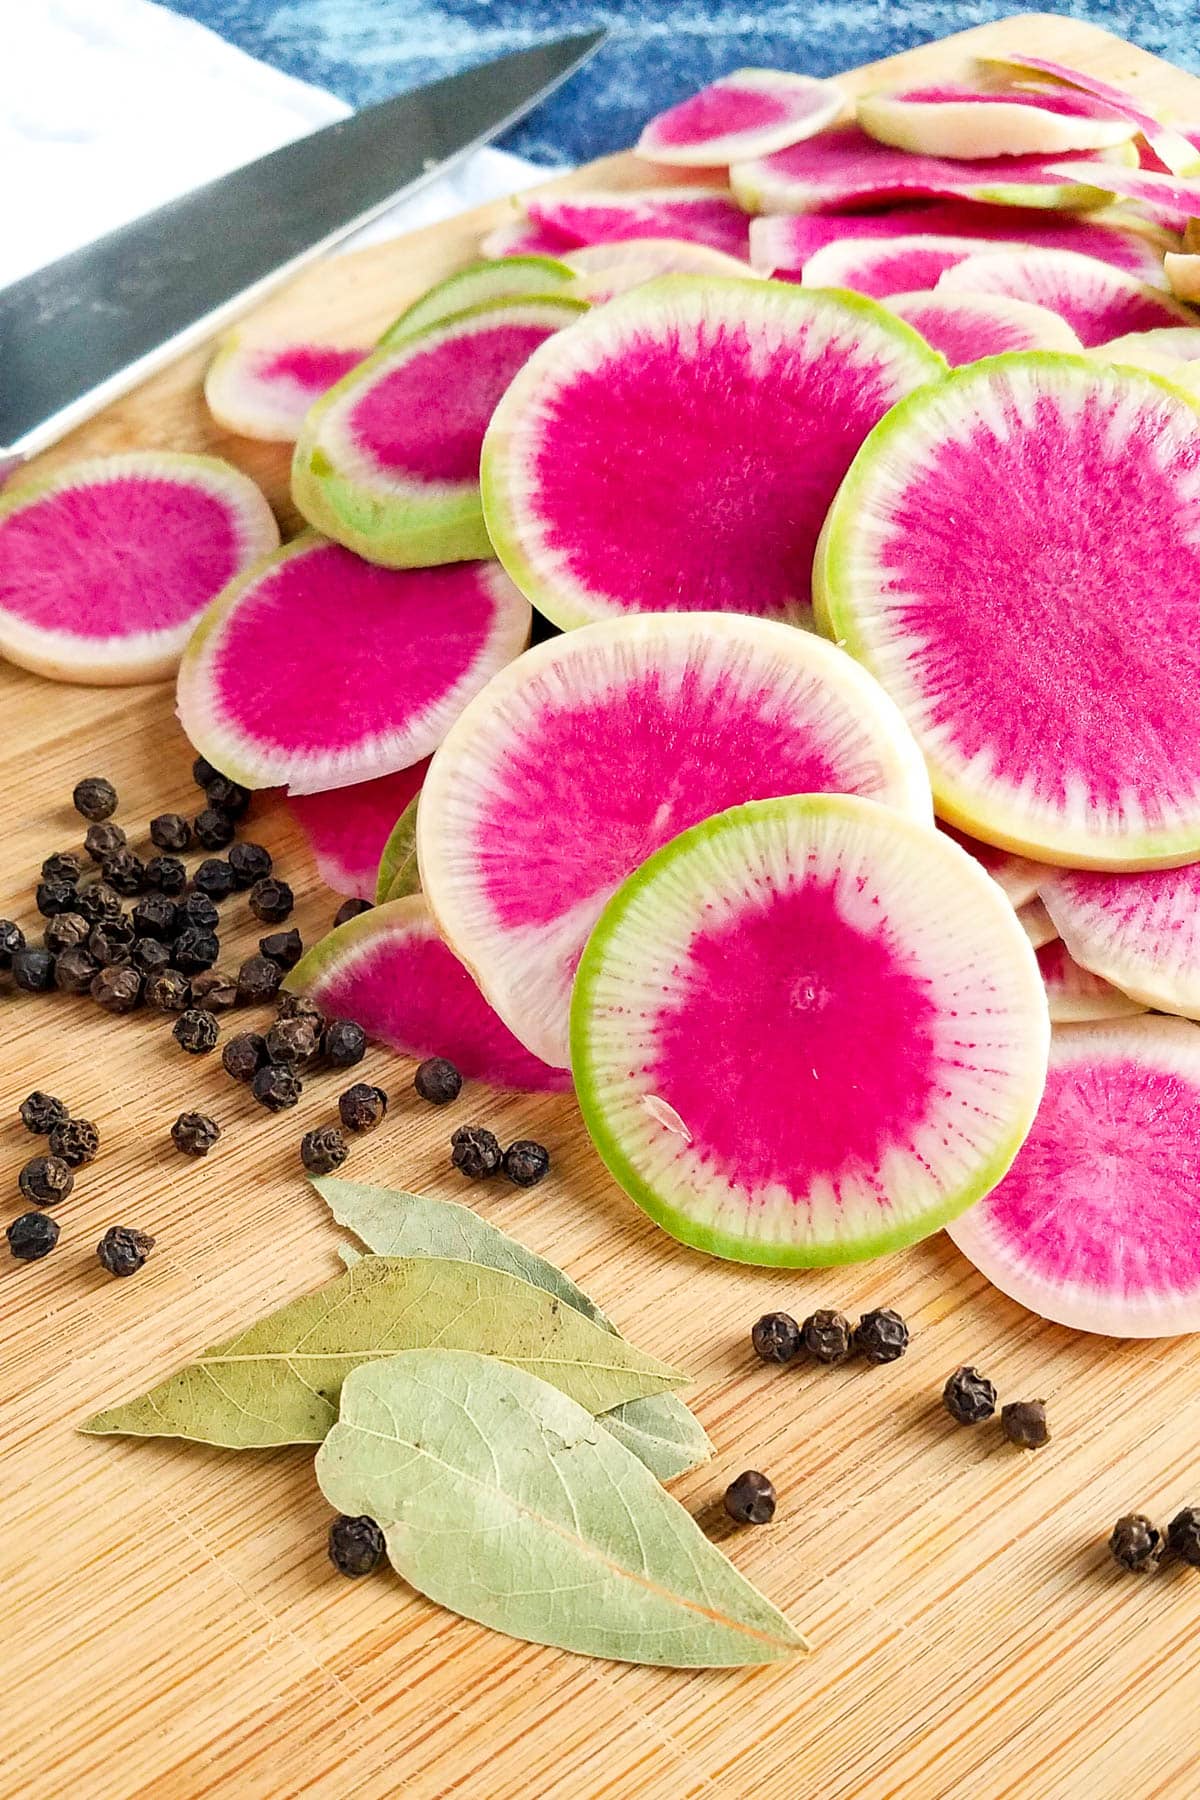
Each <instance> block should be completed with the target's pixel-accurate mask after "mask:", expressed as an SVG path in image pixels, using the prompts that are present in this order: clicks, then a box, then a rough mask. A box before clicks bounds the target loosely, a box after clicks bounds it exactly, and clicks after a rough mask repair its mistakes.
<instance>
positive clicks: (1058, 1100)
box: [949, 1018, 1200, 1338]
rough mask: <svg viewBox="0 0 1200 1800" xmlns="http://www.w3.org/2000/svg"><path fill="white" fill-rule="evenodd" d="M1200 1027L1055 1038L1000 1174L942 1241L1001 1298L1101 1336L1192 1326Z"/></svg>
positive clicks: (1197, 1285)
mask: <svg viewBox="0 0 1200 1800" xmlns="http://www.w3.org/2000/svg"><path fill="white" fill-rule="evenodd" d="M1198 1134H1200V1029H1198V1028H1197V1027H1196V1026H1195V1025H1192V1024H1190V1023H1188V1022H1187V1021H1185V1020H1183V1019H1156V1018H1140V1019H1118V1020H1113V1021H1111V1022H1109V1023H1105V1024H1095V1025H1068V1026H1064V1027H1062V1028H1061V1029H1059V1030H1058V1031H1056V1032H1055V1033H1054V1041H1053V1044H1052V1046H1051V1050H1050V1071H1049V1075H1048V1076H1047V1079H1046V1092H1045V1097H1044V1099H1043V1101H1042V1105H1041V1110H1040V1111H1039V1113H1038V1117H1037V1121H1036V1123H1035V1124H1034V1127H1033V1130H1032V1131H1031V1132H1030V1134H1029V1136H1028V1138H1027V1139H1026V1142H1025V1146H1024V1148H1023V1149H1022V1151H1021V1153H1020V1155H1019V1156H1018V1157H1017V1159H1016V1161H1015V1162H1014V1164H1013V1166H1012V1168H1011V1169H1010V1170H1009V1172H1008V1175H1007V1176H1006V1177H1005V1179H1004V1180H1003V1181H1002V1182H1001V1183H1000V1185H999V1186H998V1187H997V1188H995V1190H994V1191H993V1192H992V1193H991V1194H989V1195H988V1196H987V1198H986V1199H985V1200H981V1201H980V1203H979V1205H978V1206H973V1207H972V1208H971V1210H970V1211H969V1212H966V1213H964V1214H963V1215H962V1217H961V1218H960V1219H956V1220H955V1221H954V1222H953V1223H952V1224H951V1226H950V1228H949V1229H950V1236H951V1237H952V1238H953V1239H954V1242H955V1243H956V1244H957V1245H958V1248H959V1249H960V1250H961V1251H962V1253H963V1255H964V1256H965V1257H967V1258H968V1259H969V1261H971V1262H973V1263H974V1265H975V1267H976V1268H977V1269H978V1270H979V1272H980V1274H982V1275H984V1276H986V1277H987V1279H988V1280H989V1281H990V1282H991V1283H992V1285H993V1286H994V1287H997V1288H999V1289H1000V1291H1001V1293H1003V1294H1007V1295H1008V1296H1009V1298H1010V1299H1011V1300H1015V1301H1017V1302H1018V1304H1019V1305H1021V1306H1024V1307H1027V1308H1028V1309H1029V1310H1030V1311H1031V1312H1035V1313H1037V1314H1038V1315H1039V1316H1040V1317H1041V1318H1043V1319H1050V1320H1052V1321H1053V1322H1054V1323H1055V1324H1058V1325H1068V1326H1071V1327H1072V1328H1074V1329H1075V1330H1077V1331H1094V1332H1099V1333H1101V1334H1103V1335H1105V1336H1108V1337H1125V1338H1135V1337H1137V1338H1149V1337H1173V1336H1175V1335H1176V1334H1177V1333H1179V1332H1185V1331H1196V1330H1198V1329H1200V1244H1198V1242H1197V1235H1196V1233H1197V1213H1198V1209H1200V1192H1198V1189H1197V1172H1196V1142H1197V1136H1198Z"/></svg>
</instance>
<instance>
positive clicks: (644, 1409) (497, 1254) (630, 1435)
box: [313, 1175, 713, 1481]
mask: <svg viewBox="0 0 1200 1800" xmlns="http://www.w3.org/2000/svg"><path fill="white" fill-rule="evenodd" d="M313 1186H314V1187H315V1188H316V1189H317V1192H318V1193H319V1194H320V1195H321V1198H322V1199H323V1200H324V1201H325V1204H326V1205H327V1206H328V1207H329V1210H330V1212H331V1213H332V1214H333V1216H334V1218H335V1219H336V1220H337V1222H338V1224H339V1225H345V1226H346V1227H347V1229H348V1230H350V1231H352V1232H353V1233H354V1235H355V1237H357V1238H358V1239H359V1240H360V1241H361V1242H362V1243H364V1244H365V1245H366V1246H367V1248H368V1250H373V1251H374V1252H375V1253H376V1254H377V1255H379V1256H450V1257H457V1258H459V1259H460V1260H461V1261H463V1262H473V1263H482V1264H485V1265H486V1266H487V1267H489V1268H492V1269H503V1270H504V1271H505V1272H506V1273H507V1274H509V1275H516V1276H517V1277H519V1278H520V1279H521V1280H522V1281H528V1282H531V1283H532V1284H533V1286H534V1287H539V1288H544V1289H545V1291H546V1292H547V1293H548V1294H555V1295H557V1297H558V1298H559V1299H560V1300H563V1301H565V1302H566V1304H567V1305H568V1306H571V1307H574V1309H575V1311H576V1312H579V1313H582V1314H583V1316H584V1318H585V1319H592V1320H593V1321H594V1322H595V1323H596V1324H597V1325H602V1326H603V1327H604V1329H605V1330H606V1331H612V1332H615V1331H616V1326H615V1325H614V1324H613V1323H612V1321H611V1320H610V1319H608V1318H607V1317H606V1316H605V1314H604V1313H603V1312H601V1310H600V1308H599V1307H598V1306H597V1305H596V1303H595V1301H594V1300H591V1299H589V1297H588V1296H587V1294H585V1293H584V1291H583V1289H582V1288H581V1287H578V1286H577V1285H576V1284H575V1282H573V1281H572V1280H571V1277H570V1276H569V1275H566V1274H564V1273H563V1271H562V1270H561V1269H559V1268H557V1267H556V1266H555V1264H554V1263H552V1262H547V1261H546V1259H545V1257H543V1256H538V1255H536V1254H535V1252H534V1251H532V1250H527V1249H526V1248H525V1246H524V1244H519V1243H518V1242H517V1240H516V1239H515V1238H511V1237H509V1236H508V1234H507V1233H506V1232H503V1231H500V1230H498V1229H497V1227H496V1226H495V1225H489V1223H488V1221H487V1220H486V1219H481V1218H480V1216H479V1214H478V1213H477V1212H474V1211H472V1209H471V1208H470V1207H469V1206H460V1205H458V1204H457V1202H455V1201H453V1200H431V1199H430V1198H429V1197H428V1196H427V1195H425V1194H408V1193H405V1192H403V1191H402V1190H401V1189H397V1188H386V1187H379V1186H376V1185H374V1184H372V1183H368V1182H361V1181H343V1180H342V1179H341V1178H340V1177H339V1176H336V1175H326V1176H322V1177H318V1178H317V1179H316V1180H314V1182H313ZM339 1254H341V1255H342V1256H343V1258H344V1259H345V1260H346V1261H351V1260H353V1253H352V1252H351V1253H349V1254H347V1251H346V1249H345V1248H344V1247H343V1248H342V1249H341V1250H340V1251H339ZM601 1424H603V1425H604V1426H605V1428H606V1429H607V1430H609V1431H611V1432H612V1433H613V1435H614V1436H615V1437H618V1438H619V1439H620V1440H621V1442H622V1443H623V1444H624V1445H625V1446H626V1448H627V1449H629V1450H632V1451H633V1453H634V1455H635V1456H638V1457H640V1458H641V1460H642V1461H643V1462H644V1463H645V1465H646V1467H647V1468H648V1469H649V1470H650V1471H651V1472H652V1473H653V1474H655V1475H657V1476H658V1479H659V1480H660V1481H670V1480H672V1479H673V1478H674V1477H675V1476H676V1475H682V1474H683V1473H684V1471H685V1470H687V1469H694V1468H696V1466H697V1465H698V1464H699V1463H704V1462H707V1461H708V1460H709V1458H710V1457H711V1456H712V1454H713V1447H712V1444H711V1443H710V1442H709V1440H708V1437H707V1435H706V1433H705V1431H704V1428H703V1426H702V1425H701V1424H700V1421H699V1420H698V1419H697V1418H696V1417H695V1415H694V1414H693V1413H692V1412H691V1411H690V1410H689V1408H688V1407H686V1406H685V1405H684V1403H683V1401H682V1400H681V1399H680V1398H679V1396H678V1395H677V1394H654V1395H651V1396H650V1397H649V1398H647V1399H644V1400H631V1401H627V1402H626V1404H625V1405H623V1406H619V1407H617V1408H616V1409H615V1410H614V1411H611V1412H606V1413H604V1414H602V1415H601Z"/></svg>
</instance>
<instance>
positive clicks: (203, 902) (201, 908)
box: [179, 893, 221, 931]
mask: <svg viewBox="0 0 1200 1800" xmlns="http://www.w3.org/2000/svg"><path fill="white" fill-rule="evenodd" d="M220 922H221V915H220V913H219V912H218V911H217V909H216V906H215V905H214V903H213V902H212V901H211V900H210V899H209V897H208V895H207V894H198V893H197V894H188V896H187V897H186V899H184V900H181V901H180V902H179V929H180V930H181V931H185V930H186V929H187V927H188V926H189V925H192V926H195V928H196V929H197V930H198V931H215V930H216V929H217V926H218V925H219V924H220Z"/></svg>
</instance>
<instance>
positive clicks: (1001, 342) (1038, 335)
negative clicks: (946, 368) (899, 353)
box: [884, 292, 1082, 369]
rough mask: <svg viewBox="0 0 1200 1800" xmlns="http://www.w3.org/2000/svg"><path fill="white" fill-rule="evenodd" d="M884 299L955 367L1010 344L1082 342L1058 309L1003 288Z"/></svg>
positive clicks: (1072, 345) (1055, 346) (1049, 346)
mask: <svg viewBox="0 0 1200 1800" xmlns="http://www.w3.org/2000/svg"><path fill="white" fill-rule="evenodd" d="M884 305H885V306H886V307H887V309H888V311H889V312H894V313H895V314H896V315H897V317H898V318H901V319H903V320H904V321H905V323H906V324H908V325H911V326H912V328H913V330H914V331H919V332H920V334H921V336H922V337H923V338H924V339H925V342H926V343H927V344H928V345H929V346H930V348H931V349H933V350H938V351H940V352H941V354H942V355H943V356H944V357H945V358H946V361H947V362H948V363H949V364H950V367H951V368H952V369H957V368H960V367H961V366H962V364H963V363H970V362H978V361H979V359H980V358H981V357H983V356H999V355H1001V354H1003V353H1004V352H1005V351H1008V350H1079V349H1081V348H1082V346H1081V344H1080V342H1079V339H1078V338H1077V337H1076V335H1075V333H1074V332H1073V331H1072V329H1071V327H1070V326H1069V325H1068V324H1067V321H1066V320H1065V319H1063V318H1060V317H1059V315H1058V314H1057V313H1052V312H1051V311H1050V310H1049V308H1048V307H1045V306H1034V305H1033V304H1032V303H1031V302H1030V301H1028V300H1009V299H1007V298H1005V297H1004V296H1003V295H1001V294H947V293H942V292H938V293H936V294H930V293H917V294H889V295H888V297H887V299H886V300H885V301H884Z"/></svg>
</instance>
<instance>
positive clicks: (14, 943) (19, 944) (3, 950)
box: [0, 915, 66, 969]
mask: <svg viewBox="0 0 1200 1800" xmlns="http://www.w3.org/2000/svg"><path fill="white" fill-rule="evenodd" d="M64 916H66V915H64ZM24 948H25V933H24V932H23V931H22V930H21V927H20V926H19V925H17V924H15V923H14V921H13V920H12V919H0V969H11V968H12V959H13V957H14V956H15V955H16V954H17V951H18V950H23V949H24Z"/></svg>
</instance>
